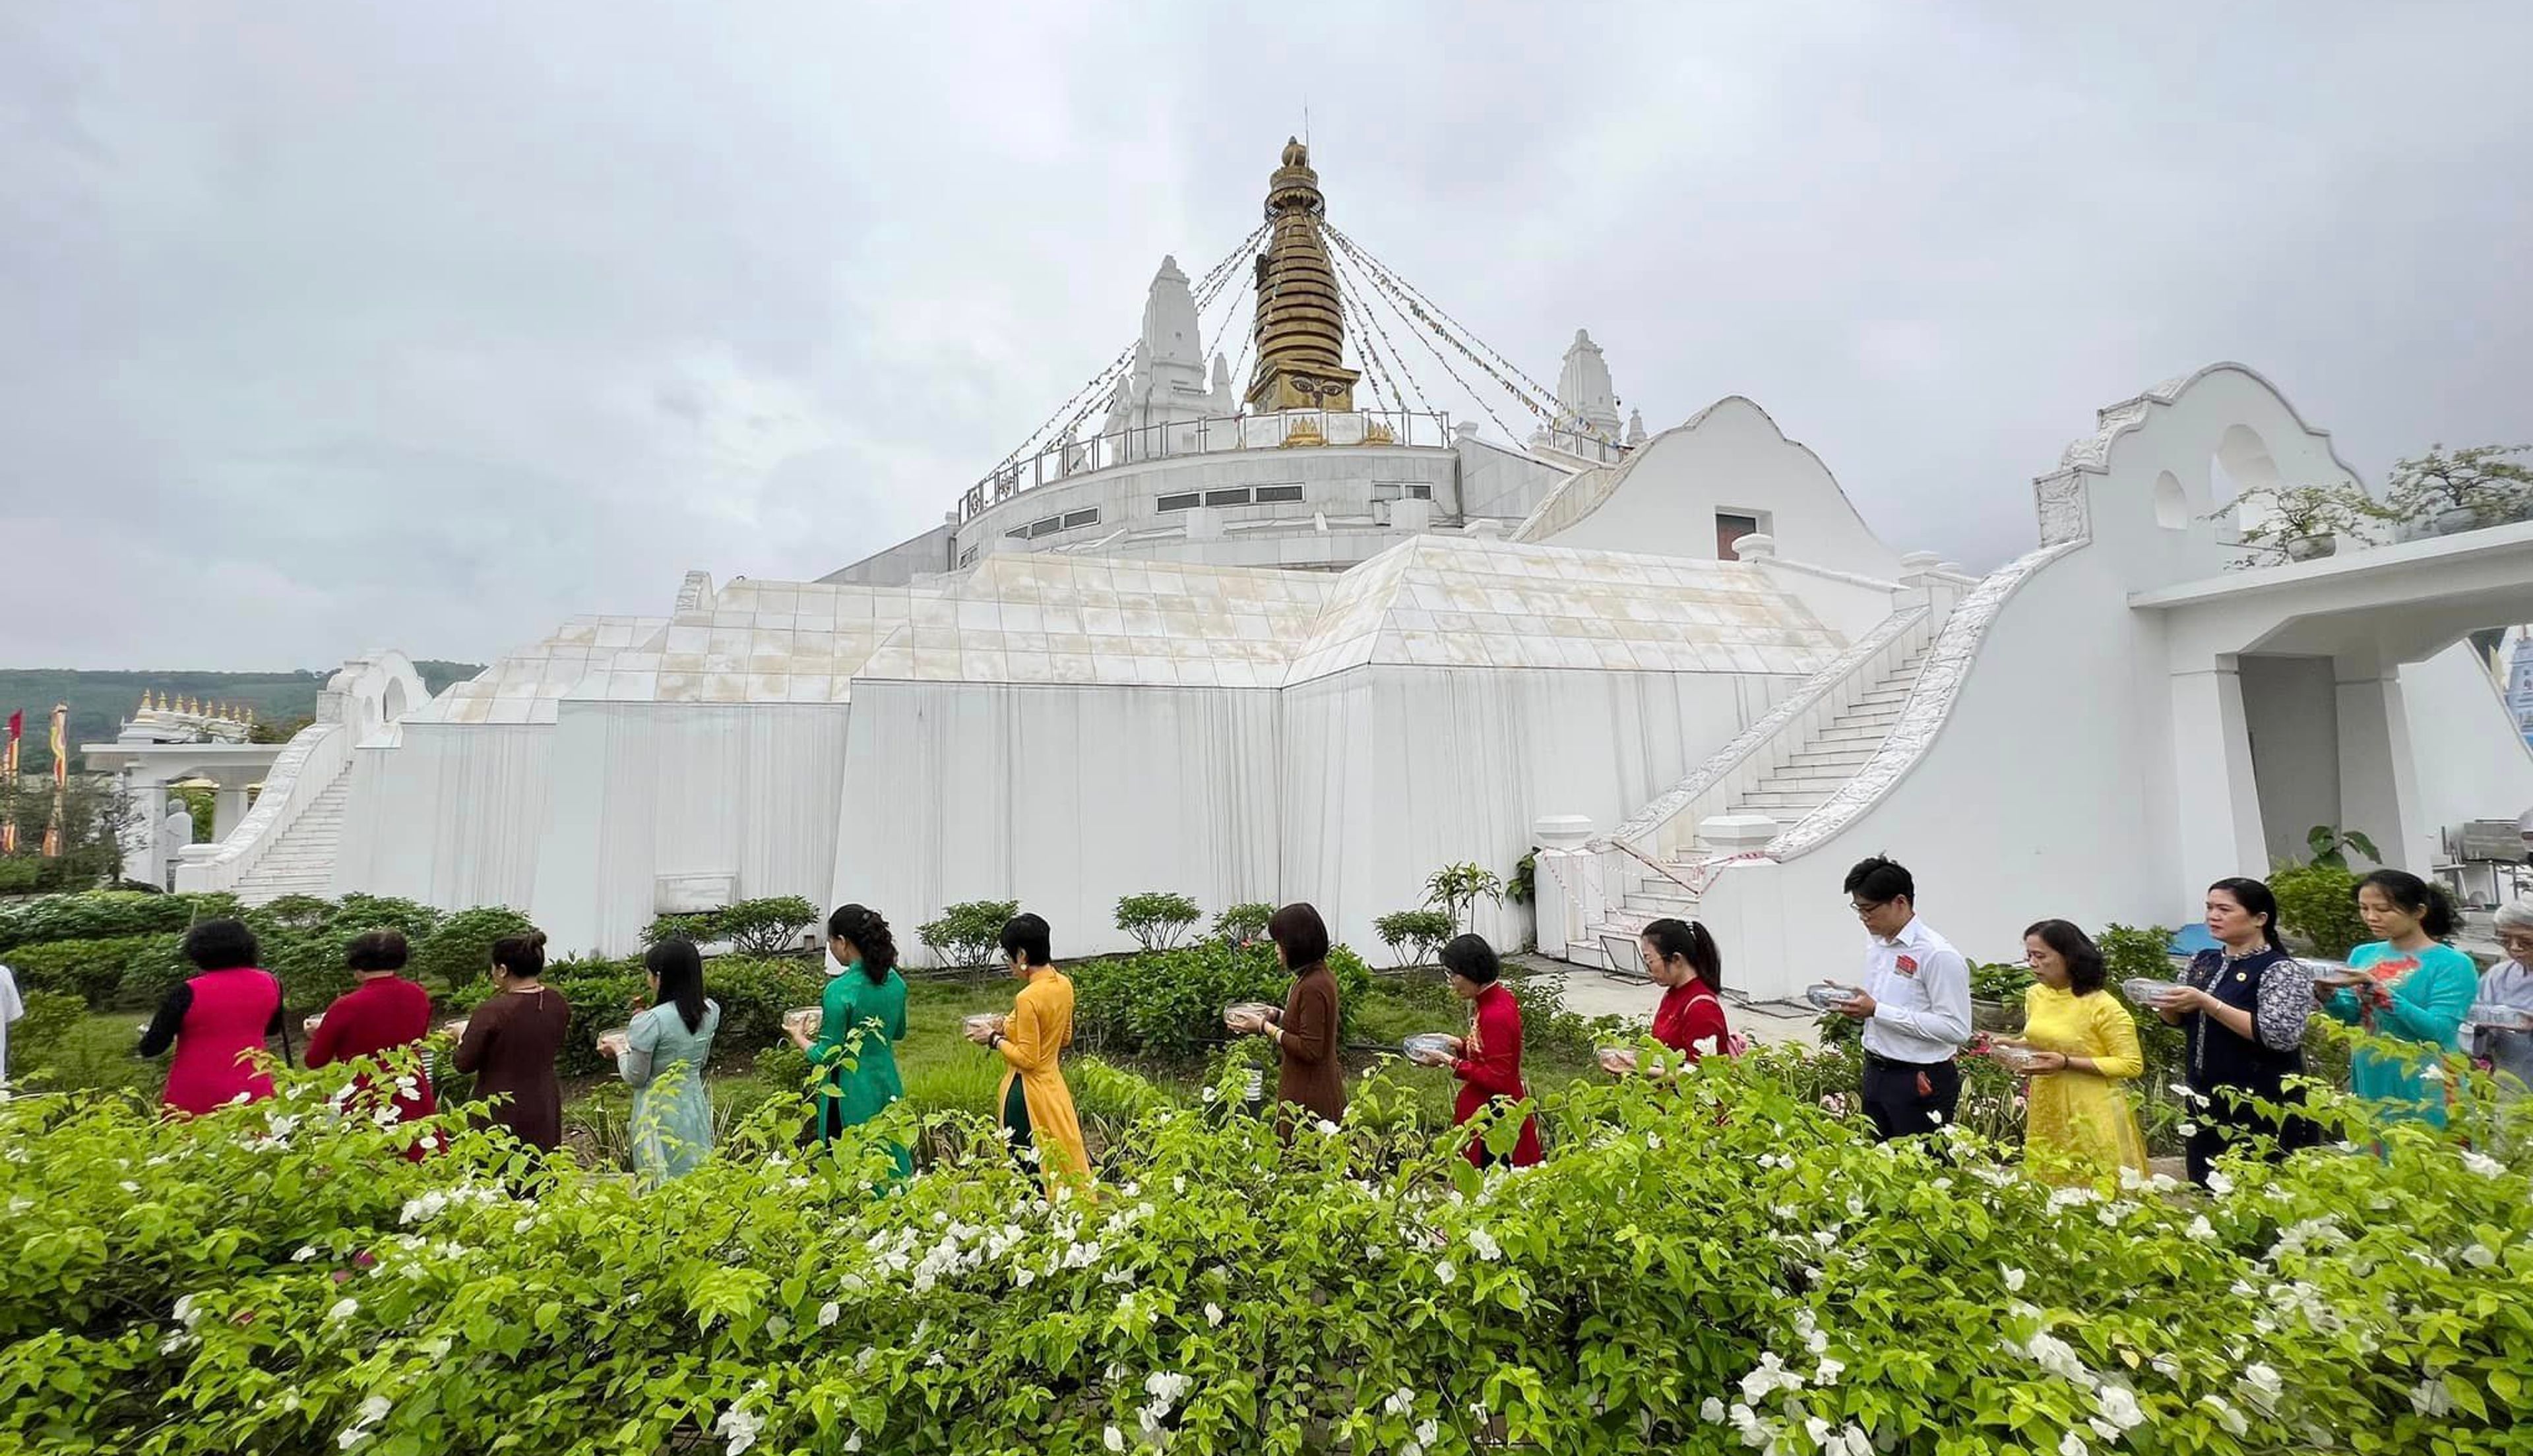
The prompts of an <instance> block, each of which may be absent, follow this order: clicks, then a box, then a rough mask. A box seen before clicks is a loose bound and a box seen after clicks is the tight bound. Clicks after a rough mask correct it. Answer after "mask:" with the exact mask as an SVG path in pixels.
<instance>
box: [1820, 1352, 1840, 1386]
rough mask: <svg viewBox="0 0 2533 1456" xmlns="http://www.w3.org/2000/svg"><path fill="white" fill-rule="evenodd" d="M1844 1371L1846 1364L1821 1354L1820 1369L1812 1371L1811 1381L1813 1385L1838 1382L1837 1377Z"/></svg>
mask: <svg viewBox="0 0 2533 1456" xmlns="http://www.w3.org/2000/svg"><path fill="white" fill-rule="evenodd" d="M1846 1373H1847V1366H1846V1365H1845V1364H1844V1363H1842V1362H1840V1361H1835V1360H1832V1359H1830V1358H1829V1357H1827V1356H1823V1357H1821V1363H1820V1369H1817V1370H1815V1371H1813V1372H1812V1383H1813V1384H1815V1385H1835V1384H1837V1383H1838V1377H1839V1376H1841V1375H1843V1374H1846Z"/></svg>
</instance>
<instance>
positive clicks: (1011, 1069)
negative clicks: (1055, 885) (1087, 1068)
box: [968, 913, 1090, 1198]
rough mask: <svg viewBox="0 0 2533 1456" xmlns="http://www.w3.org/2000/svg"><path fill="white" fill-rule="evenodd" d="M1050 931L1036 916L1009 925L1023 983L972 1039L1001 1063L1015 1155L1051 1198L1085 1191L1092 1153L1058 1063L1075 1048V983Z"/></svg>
mask: <svg viewBox="0 0 2533 1456" xmlns="http://www.w3.org/2000/svg"><path fill="white" fill-rule="evenodd" d="M1051 940H1052V933H1051V932H1050V931H1049V929H1048V927H1047V923H1046V921H1045V920H1044V919H1043V918H1041V917H1040V916H1037V915H1032V914H1028V913H1022V914H1018V915H1014V916H1013V917H1012V918H1011V919H1010V920H1009V921H1007V922H1005V924H1004V926H1003V936H1002V947H1003V958H1004V960H1005V961H1006V962H1008V963H1009V965H1010V966H1011V972H1012V975H1013V977H1014V978H1015V979H1017V980H1019V981H1021V982H1023V984H1022V986H1021V990H1020V994H1019V995H1017V996H1015V997H1013V998H1012V1011H1011V1015H1010V1016H1008V1017H1005V1018H1004V1019H1003V1022H1002V1024H1001V1025H999V1026H997V1025H994V1024H993V1023H991V1022H990V1021H978V1020H974V1019H971V1021H970V1023H969V1026H968V1039H969V1040H970V1041H972V1042H974V1043H976V1044H977V1045H978V1046H981V1047H983V1048H985V1049H986V1050H988V1051H990V1052H993V1053H995V1054H996V1055H998V1056H1000V1057H1001V1058H1002V1059H1003V1064H1004V1071H1003V1082H1002V1086H1001V1087H1000V1088H999V1089H998V1090H997V1091H996V1093H995V1097H994V1101H995V1105H996V1106H997V1107H998V1108H999V1109H1000V1112H1001V1116H1002V1121H1003V1133H1004V1136H1006V1137H1008V1138H1009V1139H1010V1141H1011V1145H1012V1156H1013V1157H1014V1158H1015V1159H1017V1160H1019V1161H1020V1162H1021V1164H1022V1165H1023V1166H1024V1167H1027V1166H1029V1165H1030V1164H1031V1163H1034V1164H1036V1166H1037V1171H1038V1174H1039V1176H1040V1177H1042V1178H1044V1179H1045V1181H1046V1192H1047V1196H1048V1197H1049V1198H1056V1197H1061V1196H1063V1195H1064V1194H1067V1193H1069V1192H1079V1191H1082V1190H1084V1189H1086V1188H1087V1187H1088V1186H1089V1184H1090V1151H1089V1150H1088V1149H1087V1148H1086V1147H1085V1146H1084V1145H1083V1141H1082V1119H1081V1117H1080V1116H1079V1115H1078V1114H1077V1113H1075V1111H1074V1110H1073V1090H1072V1089H1071V1088H1070V1087H1067V1086H1066V1085H1065V1084H1064V1068H1063V1066H1062V1064H1061V1062H1060V1061H1059V1058H1060V1057H1061V1055H1062V1053H1063V1051H1064V1049H1065V1048H1066V1047H1067V1046H1070V1045H1071V1044H1072V1043H1073V981H1072V978H1071V977H1069V976H1067V975H1065V973H1064V972H1062V971H1060V970H1058V969H1056V967H1055V953H1054V950H1053V948H1052V945H1051Z"/></svg>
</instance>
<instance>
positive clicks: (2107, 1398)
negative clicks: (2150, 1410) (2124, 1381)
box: [2093, 1385, 2146, 1430]
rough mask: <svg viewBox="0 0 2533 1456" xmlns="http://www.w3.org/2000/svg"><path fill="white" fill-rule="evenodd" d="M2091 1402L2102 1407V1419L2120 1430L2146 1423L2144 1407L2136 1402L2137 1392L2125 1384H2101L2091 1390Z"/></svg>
mask: <svg viewBox="0 0 2533 1456" xmlns="http://www.w3.org/2000/svg"><path fill="white" fill-rule="evenodd" d="M2093 1402H2094V1404H2096V1405H2098V1406H2100V1407H2101V1408H2102V1419H2103V1420H2105V1421H2108V1422H2109V1423H2110V1424H2111V1425H2112V1426H2114V1427H2118V1428H2119V1429H2121V1430H2134V1429H2136V1428H2137V1427H2140V1426H2143V1425H2145V1424H2146V1407H2144V1406H2142V1405H2140V1404H2138V1398H2137V1392H2136V1391H2133V1390H2131V1389H2129V1388H2128V1387H2127V1386H2125V1385H2105V1386H2103V1387H2102V1388H2101V1389H2099V1390H2096V1391H2094V1392H2093Z"/></svg>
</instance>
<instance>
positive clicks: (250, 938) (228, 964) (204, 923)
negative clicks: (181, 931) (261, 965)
mask: <svg viewBox="0 0 2533 1456" xmlns="http://www.w3.org/2000/svg"><path fill="white" fill-rule="evenodd" d="M185 959H186V960H188V961H193V962H194V964H195V966H196V967H197V968H198V969H202V970H235V969H237V968H238V967H240V966H251V965H253V964H255V963H256V962H257V961H261V960H263V959H264V948H263V947H261V946H259V945H257V944H256V943H255V932H254V931H252V930H249V929H247V928H246V922H245V921H244V920H233V919H219V920H198V921H196V922H195V923H194V928H193V929H191V930H188V931H186V932H185Z"/></svg>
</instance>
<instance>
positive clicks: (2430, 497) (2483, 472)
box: [2388, 444, 2533, 526]
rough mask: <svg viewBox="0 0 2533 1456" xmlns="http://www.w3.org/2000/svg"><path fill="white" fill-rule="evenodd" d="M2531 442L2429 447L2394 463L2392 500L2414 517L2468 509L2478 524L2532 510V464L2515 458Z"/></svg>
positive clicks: (2499, 521)
mask: <svg viewBox="0 0 2533 1456" xmlns="http://www.w3.org/2000/svg"><path fill="white" fill-rule="evenodd" d="M2528 451H2533V444H2526V445H2468V446H2465V447H2464V448H2462V449H2459V450H2450V451H2449V450H2447V449H2446V448H2445V446H2444V445H2443V444H2433V445H2430V446H2428V451H2427V453H2426V454H2424V455H2413V456H2410V457H2409V458H2407V459H2404V460H2396V461H2394V462H2393V463H2392V477H2391V490H2390V492H2389V493H2388V503H2389V504H2390V506H2391V507H2392V509H2393V510H2395V511H2397V512H2398V513H2400V514H2401V515H2403V516H2405V517H2408V518H2410V519H2413V520H2425V519H2429V518H2432V517H2434V516H2437V515H2440V514H2443V513H2444V512H2445V511H2449V510H2467V511H2470V512H2471V513H2472V516H2473V519H2474V521H2475V523H2476V524H2478V525H2483V526H2495V525H2499V524H2502V523H2504V522H2506V521H2520V520H2522V519H2524V518H2525V517H2526V516H2527V515H2533V467H2528V466H2526V465H2525V464H2524V462H2523V461H2521V460H2518V459H2516V458H2514V457H2515V456H2518V455H2522V454H2524V453H2526V452H2528Z"/></svg>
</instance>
